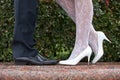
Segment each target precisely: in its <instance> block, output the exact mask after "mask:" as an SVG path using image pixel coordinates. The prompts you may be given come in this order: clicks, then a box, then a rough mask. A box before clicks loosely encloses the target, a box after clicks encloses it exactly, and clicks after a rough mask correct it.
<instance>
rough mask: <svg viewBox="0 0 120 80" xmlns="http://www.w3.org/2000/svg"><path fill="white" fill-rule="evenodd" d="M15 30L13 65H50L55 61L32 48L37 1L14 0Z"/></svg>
mask: <svg viewBox="0 0 120 80" xmlns="http://www.w3.org/2000/svg"><path fill="white" fill-rule="evenodd" d="M14 7H15V28H14V37H13V44H12V48H13V57H14V59H15V64H19V65H23V64H25V65H26V64H32V65H48V64H49V65H50V64H56V63H57V62H58V61H57V60H48V59H46V58H44V57H42V56H41V55H38V51H37V50H36V49H35V48H34V44H35V41H34V38H33V34H34V29H35V25H36V20H37V8H38V0H14Z"/></svg>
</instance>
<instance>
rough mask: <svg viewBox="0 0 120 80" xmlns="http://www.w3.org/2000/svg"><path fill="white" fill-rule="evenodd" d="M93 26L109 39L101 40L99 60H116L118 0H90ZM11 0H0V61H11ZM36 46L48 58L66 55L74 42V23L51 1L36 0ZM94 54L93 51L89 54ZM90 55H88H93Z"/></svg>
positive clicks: (119, 25)
mask: <svg viewBox="0 0 120 80" xmlns="http://www.w3.org/2000/svg"><path fill="white" fill-rule="evenodd" d="M93 2H94V20H93V24H94V27H95V29H96V30H100V31H103V32H104V33H105V34H106V35H107V36H108V38H109V39H110V40H111V41H112V43H108V42H104V50H105V54H104V56H103V57H102V59H101V60H100V61H120V0H110V5H109V6H108V7H107V6H106V5H105V1H104V0H93ZM13 9H14V7H13V0H0V61H2V62H3V61H13V58H12V50H11V42H12V37H13V28H14V10H13ZM35 39H36V46H35V47H36V48H37V49H38V50H39V52H40V53H41V55H43V56H46V57H48V58H51V59H53V58H55V59H66V58H67V57H68V56H69V55H70V53H71V51H72V49H73V46H74V41H75V24H74V23H73V21H72V20H71V19H70V18H69V17H68V16H67V14H66V13H65V12H64V11H63V10H62V8H60V6H58V5H57V4H56V3H55V2H54V1H52V0H50V1H49V0H47V2H43V1H41V2H40V8H39V15H38V24H37V26H36V32H35ZM93 56H94V55H93ZM93 56H92V57H93Z"/></svg>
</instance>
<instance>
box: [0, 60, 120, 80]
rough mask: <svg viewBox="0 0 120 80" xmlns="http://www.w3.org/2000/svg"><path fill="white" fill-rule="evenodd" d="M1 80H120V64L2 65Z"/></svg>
mask: <svg viewBox="0 0 120 80" xmlns="http://www.w3.org/2000/svg"><path fill="white" fill-rule="evenodd" d="M0 80H120V62H118V63H112V62H107V63H106V62H104V63H103V62H99V63H97V64H94V65H87V63H80V64H78V65H76V66H64V65H51V66H16V65H13V64H12V63H0Z"/></svg>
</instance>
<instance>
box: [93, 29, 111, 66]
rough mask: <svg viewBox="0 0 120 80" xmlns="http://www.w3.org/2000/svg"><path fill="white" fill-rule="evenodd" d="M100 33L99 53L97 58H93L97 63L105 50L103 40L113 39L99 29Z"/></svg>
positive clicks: (98, 33) (98, 32)
mask: <svg viewBox="0 0 120 80" xmlns="http://www.w3.org/2000/svg"><path fill="white" fill-rule="evenodd" d="M97 35H98V53H96V55H95V58H94V59H93V61H92V63H93V64H94V63H96V62H97V61H98V60H99V59H100V58H101V57H102V56H103V54H104V51H103V40H107V41H108V42H110V43H111V41H110V40H109V39H108V38H107V37H106V36H105V34H104V33H103V32H101V31H97Z"/></svg>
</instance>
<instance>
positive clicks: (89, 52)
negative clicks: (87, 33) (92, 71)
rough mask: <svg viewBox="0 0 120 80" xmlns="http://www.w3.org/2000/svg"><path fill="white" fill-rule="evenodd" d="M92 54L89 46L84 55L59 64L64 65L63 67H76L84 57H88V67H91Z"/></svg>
mask: <svg viewBox="0 0 120 80" xmlns="http://www.w3.org/2000/svg"><path fill="white" fill-rule="evenodd" d="M91 54H92V49H91V47H90V46H88V47H87V48H86V49H85V50H84V51H83V52H82V53H80V54H79V55H78V56H77V57H76V58H74V59H70V60H63V61H60V62H59V64H63V65H76V64H78V63H79V61H81V60H82V59H83V58H84V57H86V56H87V57H88V65H89V61H90V57H91Z"/></svg>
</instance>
